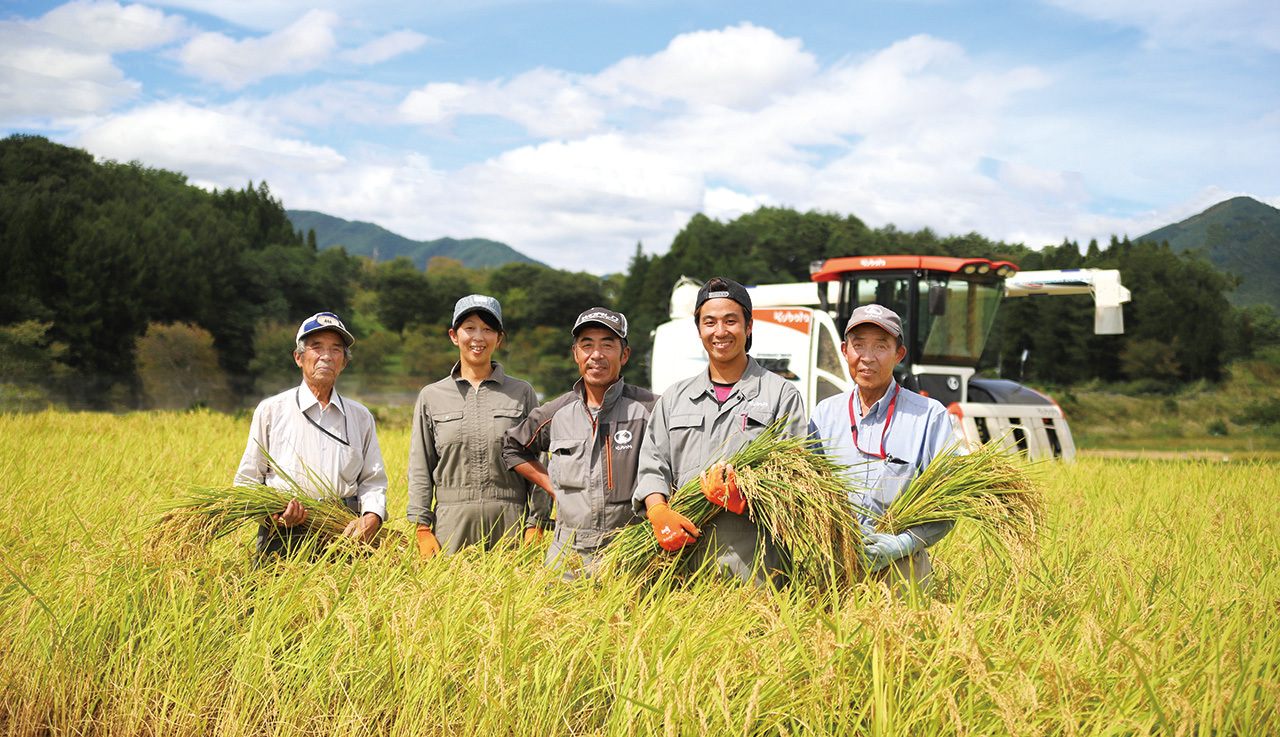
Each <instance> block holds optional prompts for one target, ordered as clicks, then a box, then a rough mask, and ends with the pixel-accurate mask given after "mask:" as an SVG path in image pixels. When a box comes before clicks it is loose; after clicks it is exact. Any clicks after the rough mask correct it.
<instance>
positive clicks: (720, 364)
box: [631, 276, 806, 586]
mask: <svg viewBox="0 0 1280 737" xmlns="http://www.w3.org/2000/svg"><path fill="white" fill-rule="evenodd" d="M693 316H694V326H695V329H696V330H697V331H698V335H699V336H700V337H701V339H702V347H703V348H704V349H705V350H706V352H707V364H708V365H707V369H706V370H705V371H701V372H699V373H698V374H697V375H695V376H691V377H689V378H688V379H685V380H683V381H680V382H677V383H676V384H674V385H672V386H671V387H668V388H667V390H666V392H665V393H664V394H663V395H662V398H661V399H660V400H659V401H658V403H657V404H656V405H654V408H653V415H652V418H651V420H650V422H649V426H648V428H647V430H646V435H645V441H644V446H643V447H642V448H641V450H640V461H639V468H638V470H637V475H638V480H637V482H636V489H635V492H634V493H633V494H632V496H631V504H632V507H633V508H634V510H635V512H636V513H637V514H643V515H644V516H645V517H646V518H647V519H648V520H649V522H650V524H652V525H653V532H654V536H655V537H656V538H657V539H658V543H659V544H660V545H661V546H662V547H663V549H665V550H669V551H676V550H680V549H681V548H684V547H685V546H693V549H692V551H691V555H689V556H688V557H687V558H686V560H685V563H684V565H685V566H686V570H697V569H698V568H700V567H701V566H703V565H704V564H705V565H710V566H713V567H714V570H717V571H719V572H720V573H721V574H723V575H725V576H727V577H731V578H738V579H740V580H742V581H746V582H749V583H754V584H756V585H758V586H765V585H768V584H769V583H773V584H781V583H783V582H785V581H786V567H787V560H786V558H787V556H786V551H785V550H784V549H782V547H781V546H780V545H779V544H778V543H777V541H775V540H774V538H773V535H772V533H770V531H769V530H768V529H767V528H764V527H761V526H759V525H757V524H756V522H755V520H753V519H751V518H750V516H749V515H748V514H746V512H747V506H746V498H745V497H744V496H743V495H742V492H741V491H740V490H739V489H738V487H737V481H736V474H735V470H734V468H733V467H732V466H731V465H727V464H726V463H725V460H726V459H727V458H729V457H730V456H732V455H733V454H734V453H736V452H738V450H739V449H741V448H742V447H743V446H745V445H746V444H747V443H750V442H751V441H752V440H754V439H755V438H756V437H758V436H759V435H760V434H761V433H763V432H764V431H765V429H766V428H768V427H770V426H771V425H773V424H774V423H776V422H779V421H780V420H782V419H783V418H786V422H785V424H784V426H783V433H784V435H787V436H792V437H794V436H801V435H804V434H805V431H806V422H805V411H804V398H803V397H801V396H800V392H799V390H797V389H796V388H795V387H794V386H793V385H791V384H790V383H789V382H787V380H786V379H783V378H782V377H780V376H778V375H777V374H774V373H771V372H769V371H766V370H765V369H764V368H763V367H762V366H761V365H760V364H759V363H757V362H756V360H755V359H754V358H752V357H751V356H750V355H749V354H748V353H747V351H749V350H750V349H751V330H752V324H753V317H752V314H751V295H750V294H749V293H748V292H747V290H746V288H745V287H743V286H742V285H741V284H739V283H737V282H736V281H733V280H732V279H726V278H724V277H719V276H718V277H714V278H712V279H711V280H710V281H708V282H707V283H706V284H704V285H703V286H702V289H700V290H699V291H698V300H697V303H696V306H695V309H694V313H693ZM692 479H700V480H701V486H702V493H703V494H704V495H705V496H706V498H707V500H708V501H710V502H711V503H712V504H716V505H717V506H721V507H724V508H725V510H727V512H728V513H727V514H725V513H721V514H719V515H717V516H716V517H715V518H714V519H712V520H711V521H710V522H709V523H707V524H706V525H704V526H703V528H702V529H701V530H699V529H698V528H697V527H695V526H694V525H693V523H692V522H691V521H689V519H687V518H686V517H684V516H683V515H681V514H680V513H679V512H676V511H675V510H673V509H671V507H670V506H669V505H668V503H667V502H668V497H670V495H671V491H672V489H678V488H680V487H681V486H682V485H684V484H685V483H686V482H688V481H690V480H692Z"/></svg>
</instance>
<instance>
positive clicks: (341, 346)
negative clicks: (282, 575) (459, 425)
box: [236, 312, 387, 555]
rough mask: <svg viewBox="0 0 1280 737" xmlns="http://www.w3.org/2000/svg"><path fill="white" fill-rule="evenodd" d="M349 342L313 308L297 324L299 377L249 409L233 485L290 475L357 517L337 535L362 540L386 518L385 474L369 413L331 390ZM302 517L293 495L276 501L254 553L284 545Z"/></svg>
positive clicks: (298, 537)
mask: <svg viewBox="0 0 1280 737" xmlns="http://www.w3.org/2000/svg"><path fill="white" fill-rule="evenodd" d="M353 343H355V338H354V337H353V336H352V335H351V331H349V330H347V326H346V325H343V324H342V320H340V319H339V318H338V316H337V315H335V314H333V313H332V312H317V313H316V314H314V315H312V316H311V317H308V318H307V319H306V320H304V321H303V322H302V325H300V326H298V334H297V338H296V342H295V347H294V351H293V360H294V362H295V363H297V365H298V368H300V369H302V383H301V384H300V385H299V386H296V387H294V388H292V389H288V390H286V391H284V392H281V393H280V394H277V395H275V396H273V397H268V398H267V399H264V400H262V402H261V403H260V404H259V405H258V407H257V409H255V410H254V412H253V422H252V423H251V424H250V426H249V442H248V444H247V445H246V446H245V449H244V455H243V457H241V459H240V467H239V469H238V470H237V472H236V483H237V484H265V485H267V486H271V487H274V488H277V489H281V490H284V491H289V492H293V491H294V487H293V485H292V484H290V482H289V479H292V481H293V482H294V483H296V484H297V485H298V486H301V487H302V490H303V491H304V492H305V493H307V494H308V495H310V496H312V497H314V498H316V499H324V498H336V499H338V500H340V501H341V502H342V503H343V504H344V505H345V506H346V507H347V508H348V509H350V510H351V511H352V512H354V513H356V514H357V515H358V516H357V518H356V519H355V520H352V522H351V524H349V525H347V528H346V530H344V531H343V534H344V535H347V536H349V537H355V538H359V539H360V540H363V541H365V542H368V541H370V540H372V539H373V536H374V535H375V534H376V533H377V532H378V529H379V528H380V527H381V526H382V521H383V520H384V519H386V516H387V473H386V469H385V468H384V466H383V464H382V450H381V449H380V448H379V446H378V433H377V430H376V429H375V428H374V423H373V415H372V414H371V413H370V412H369V410H368V409H366V408H365V407H364V405H362V404H360V403H359V402H357V401H355V400H353V399H348V398H346V397H342V396H340V395H339V394H338V391H337V389H336V388H335V385H336V383H337V380H338V375H339V374H341V373H342V370H343V369H345V368H346V367H347V363H348V361H349V360H350V358H351V345H352V344H353ZM268 456H270V457H271V459H272V460H273V461H274V462H275V465H272V463H271V462H269V461H268V460H267V457H268ZM306 520H307V512H306V510H305V509H304V508H303V507H302V504H301V503H300V502H299V501H298V500H297V499H296V498H295V499H291V500H289V501H287V502H286V501H283V500H282V501H281V508H280V511H279V512H277V513H275V514H273V515H271V518H270V519H269V520H268V521H267V522H266V523H264V524H263V525H261V526H260V527H259V529H258V553H259V554H260V555H266V554H273V553H280V552H289V551H292V550H293V549H294V548H296V547H297V546H298V544H299V543H301V541H302V539H303V535H302V534H301V533H302V532H303V531H304V530H305V528H304V527H303V525H305V523H306Z"/></svg>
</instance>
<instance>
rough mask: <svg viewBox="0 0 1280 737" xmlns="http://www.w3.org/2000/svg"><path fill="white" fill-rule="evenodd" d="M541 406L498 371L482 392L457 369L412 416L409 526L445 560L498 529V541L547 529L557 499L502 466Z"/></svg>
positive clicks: (424, 396)
mask: <svg viewBox="0 0 1280 737" xmlns="http://www.w3.org/2000/svg"><path fill="white" fill-rule="evenodd" d="M537 402H538V399H537V395H536V394H535V393H534V391H533V386H531V385H530V384H529V382H527V381H522V380H520V379H516V378H513V377H510V376H507V375H506V374H505V373H504V372H503V370H502V365H501V364H498V363H495V364H493V374H492V375H491V376H490V377H489V378H488V379H485V380H484V381H482V382H480V386H479V387H473V386H471V382H469V381H467V380H466V379H464V378H462V375H461V372H460V370H459V366H458V365H456V364H455V365H454V368H453V371H452V372H451V374H450V376H447V377H445V378H444V379H441V380H440V381H437V382H436V383H434V384H431V385H429V386H426V387H424V388H423V389H422V391H421V392H419V393H418V401H417V403H416V404H415V405H414V408H413V433H412V438H411V440H410V445H409V500H408V505H407V512H408V514H407V517H408V520H409V522H410V523H414V524H425V525H429V526H430V527H432V529H433V530H434V531H435V534H436V537H437V538H438V539H439V540H440V542H441V544H442V545H444V546H446V548H447V549H446V552H453V550H456V548H457V547H459V546H460V545H463V544H470V543H472V542H477V540H475V539H473V538H476V537H477V535H478V534H480V533H487V532H488V531H489V530H490V529H491V528H493V527H494V526H499V527H501V529H500V530H497V532H498V533H499V534H515V533H514V532H513V531H515V530H518V531H521V532H522V531H523V530H524V527H525V526H526V525H541V524H544V523H545V522H546V520H547V518H548V517H549V516H550V506H551V500H550V497H549V496H548V495H547V493H546V492H545V491H542V490H541V489H537V488H536V487H533V485H532V484H530V483H529V482H527V481H525V479H524V478H523V477H522V476H520V475H519V474H517V473H516V472H514V471H512V470H510V469H509V468H508V467H507V465H506V464H505V463H503V461H502V436H503V434H504V433H506V431H507V430H510V429H511V428H512V427H515V426H516V425H517V424H519V423H520V421H521V420H523V419H524V418H525V416H526V415H528V414H529V411H530V410H531V409H533V408H534V407H535V406H536V405H537ZM481 518H483V519H481ZM445 526H449V527H451V528H452V529H447V530H446V529H442V528H443V527H445ZM455 538H456V543H455V544H454V545H453V546H450V545H449V544H448V540H449V539H455ZM450 547H452V548H453V550H449V549H448V548H450Z"/></svg>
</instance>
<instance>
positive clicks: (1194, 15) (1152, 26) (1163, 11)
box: [1043, 0, 1280, 51]
mask: <svg viewBox="0 0 1280 737" xmlns="http://www.w3.org/2000/svg"><path fill="white" fill-rule="evenodd" d="M1043 1H1044V2H1047V3H1049V4H1051V5H1055V6H1057V7H1059V8H1062V9H1063V10H1066V11H1068V12H1072V13H1078V14H1080V15H1083V16H1085V17H1087V18H1093V19H1095V20H1100V21H1105V22H1107V23H1112V24H1115V25H1120V26H1131V27H1134V28H1137V29H1139V30H1140V31H1142V32H1143V33H1145V34H1146V35H1147V37H1148V38H1149V40H1150V42H1151V43H1153V44H1156V45H1167V46H1175V47H1184V48H1195V47H1203V46H1208V45H1213V44H1229V45H1234V46H1245V47H1257V48H1263V49H1268V50H1270V51H1280V4H1278V3H1275V2H1270V1H1269V0H1043Z"/></svg>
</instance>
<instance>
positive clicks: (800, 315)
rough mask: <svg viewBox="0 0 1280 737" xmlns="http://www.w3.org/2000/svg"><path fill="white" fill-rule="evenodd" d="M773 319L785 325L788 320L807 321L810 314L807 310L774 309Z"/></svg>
mask: <svg viewBox="0 0 1280 737" xmlns="http://www.w3.org/2000/svg"><path fill="white" fill-rule="evenodd" d="M773 319H774V320H775V321H777V322H779V323H782V324H783V325H785V324H787V323H789V322H809V320H810V316H809V313H808V312H791V311H787V312H783V311H782V310H774V311H773Z"/></svg>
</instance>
